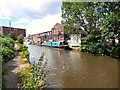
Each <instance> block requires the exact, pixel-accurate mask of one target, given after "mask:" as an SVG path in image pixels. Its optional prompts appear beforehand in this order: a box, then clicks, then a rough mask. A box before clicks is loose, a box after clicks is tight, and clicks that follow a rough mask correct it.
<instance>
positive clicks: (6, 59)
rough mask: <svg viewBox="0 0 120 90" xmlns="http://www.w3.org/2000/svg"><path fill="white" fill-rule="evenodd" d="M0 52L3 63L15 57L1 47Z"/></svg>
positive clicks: (5, 48)
mask: <svg viewBox="0 0 120 90" xmlns="http://www.w3.org/2000/svg"><path fill="white" fill-rule="evenodd" d="M0 50H1V52H2V57H3V60H4V61H8V60H10V59H12V58H14V56H15V54H14V51H13V50H11V49H9V48H8V47H2V48H1V49H0Z"/></svg>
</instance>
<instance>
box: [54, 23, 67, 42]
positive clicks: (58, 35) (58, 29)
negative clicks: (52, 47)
mask: <svg viewBox="0 0 120 90" xmlns="http://www.w3.org/2000/svg"><path fill="white" fill-rule="evenodd" d="M64 39H65V38H64V30H63V25H62V24H60V23H56V24H55V26H54V27H53V28H52V40H54V41H63V40H64Z"/></svg>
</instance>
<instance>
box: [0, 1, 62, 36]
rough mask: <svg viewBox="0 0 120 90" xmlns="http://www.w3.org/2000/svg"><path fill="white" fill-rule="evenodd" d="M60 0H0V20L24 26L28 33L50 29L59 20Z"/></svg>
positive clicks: (19, 26) (5, 23) (14, 25)
mask: <svg viewBox="0 0 120 90" xmlns="http://www.w3.org/2000/svg"><path fill="white" fill-rule="evenodd" d="M61 2H62V0H0V20H4V21H2V22H0V24H1V25H7V26H8V22H9V21H11V24H12V27H18V28H25V29H26V30H27V35H28V34H35V33H40V32H44V31H50V30H51V28H52V27H53V26H54V25H55V24H56V23H60V22H61V4H62V3H61Z"/></svg>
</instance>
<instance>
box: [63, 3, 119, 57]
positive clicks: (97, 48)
mask: <svg viewBox="0 0 120 90" xmlns="http://www.w3.org/2000/svg"><path fill="white" fill-rule="evenodd" d="M61 9H62V18H63V20H62V24H63V25H64V27H65V31H67V32H69V33H75V34H76V33H78V32H76V30H81V29H82V30H84V31H85V32H86V33H85V36H84V37H82V42H81V50H83V51H87V52H92V53H99V54H106V55H113V54H114V51H116V52H117V53H119V51H120V48H119V46H118V44H117V45H116V43H115V39H116V38H118V39H119V44H120V26H119V23H120V17H119V16H120V2H63V3H62V6H61ZM107 39H112V43H110V41H109V42H108V41H107ZM111 45H112V46H111ZM112 48H114V49H112ZM111 50H112V51H111ZM117 53H115V54H114V55H115V56H116V57H118V56H120V55H118V54H117Z"/></svg>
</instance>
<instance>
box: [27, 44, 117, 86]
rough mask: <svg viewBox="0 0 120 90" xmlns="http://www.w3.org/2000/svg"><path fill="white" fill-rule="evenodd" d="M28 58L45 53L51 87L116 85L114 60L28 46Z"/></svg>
mask: <svg viewBox="0 0 120 90" xmlns="http://www.w3.org/2000/svg"><path fill="white" fill-rule="evenodd" d="M28 49H29V51H30V61H31V63H32V62H34V61H35V62H37V61H38V58H39V57H40V55H41V54H42V53H43V52H44V53H45V60H47V59H48V65H47V68H51V69H50V72H49V73H48V74H47V77H46V81H47V83H48V87H51V88H118V60H117V59H114V58H111V57H108V56H98V55H94V54H90V53H85V52H79V51H74V50H71V51H69V50H63V49H58V48H50V47H42V46H35V45H28Z"/></svg>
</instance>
